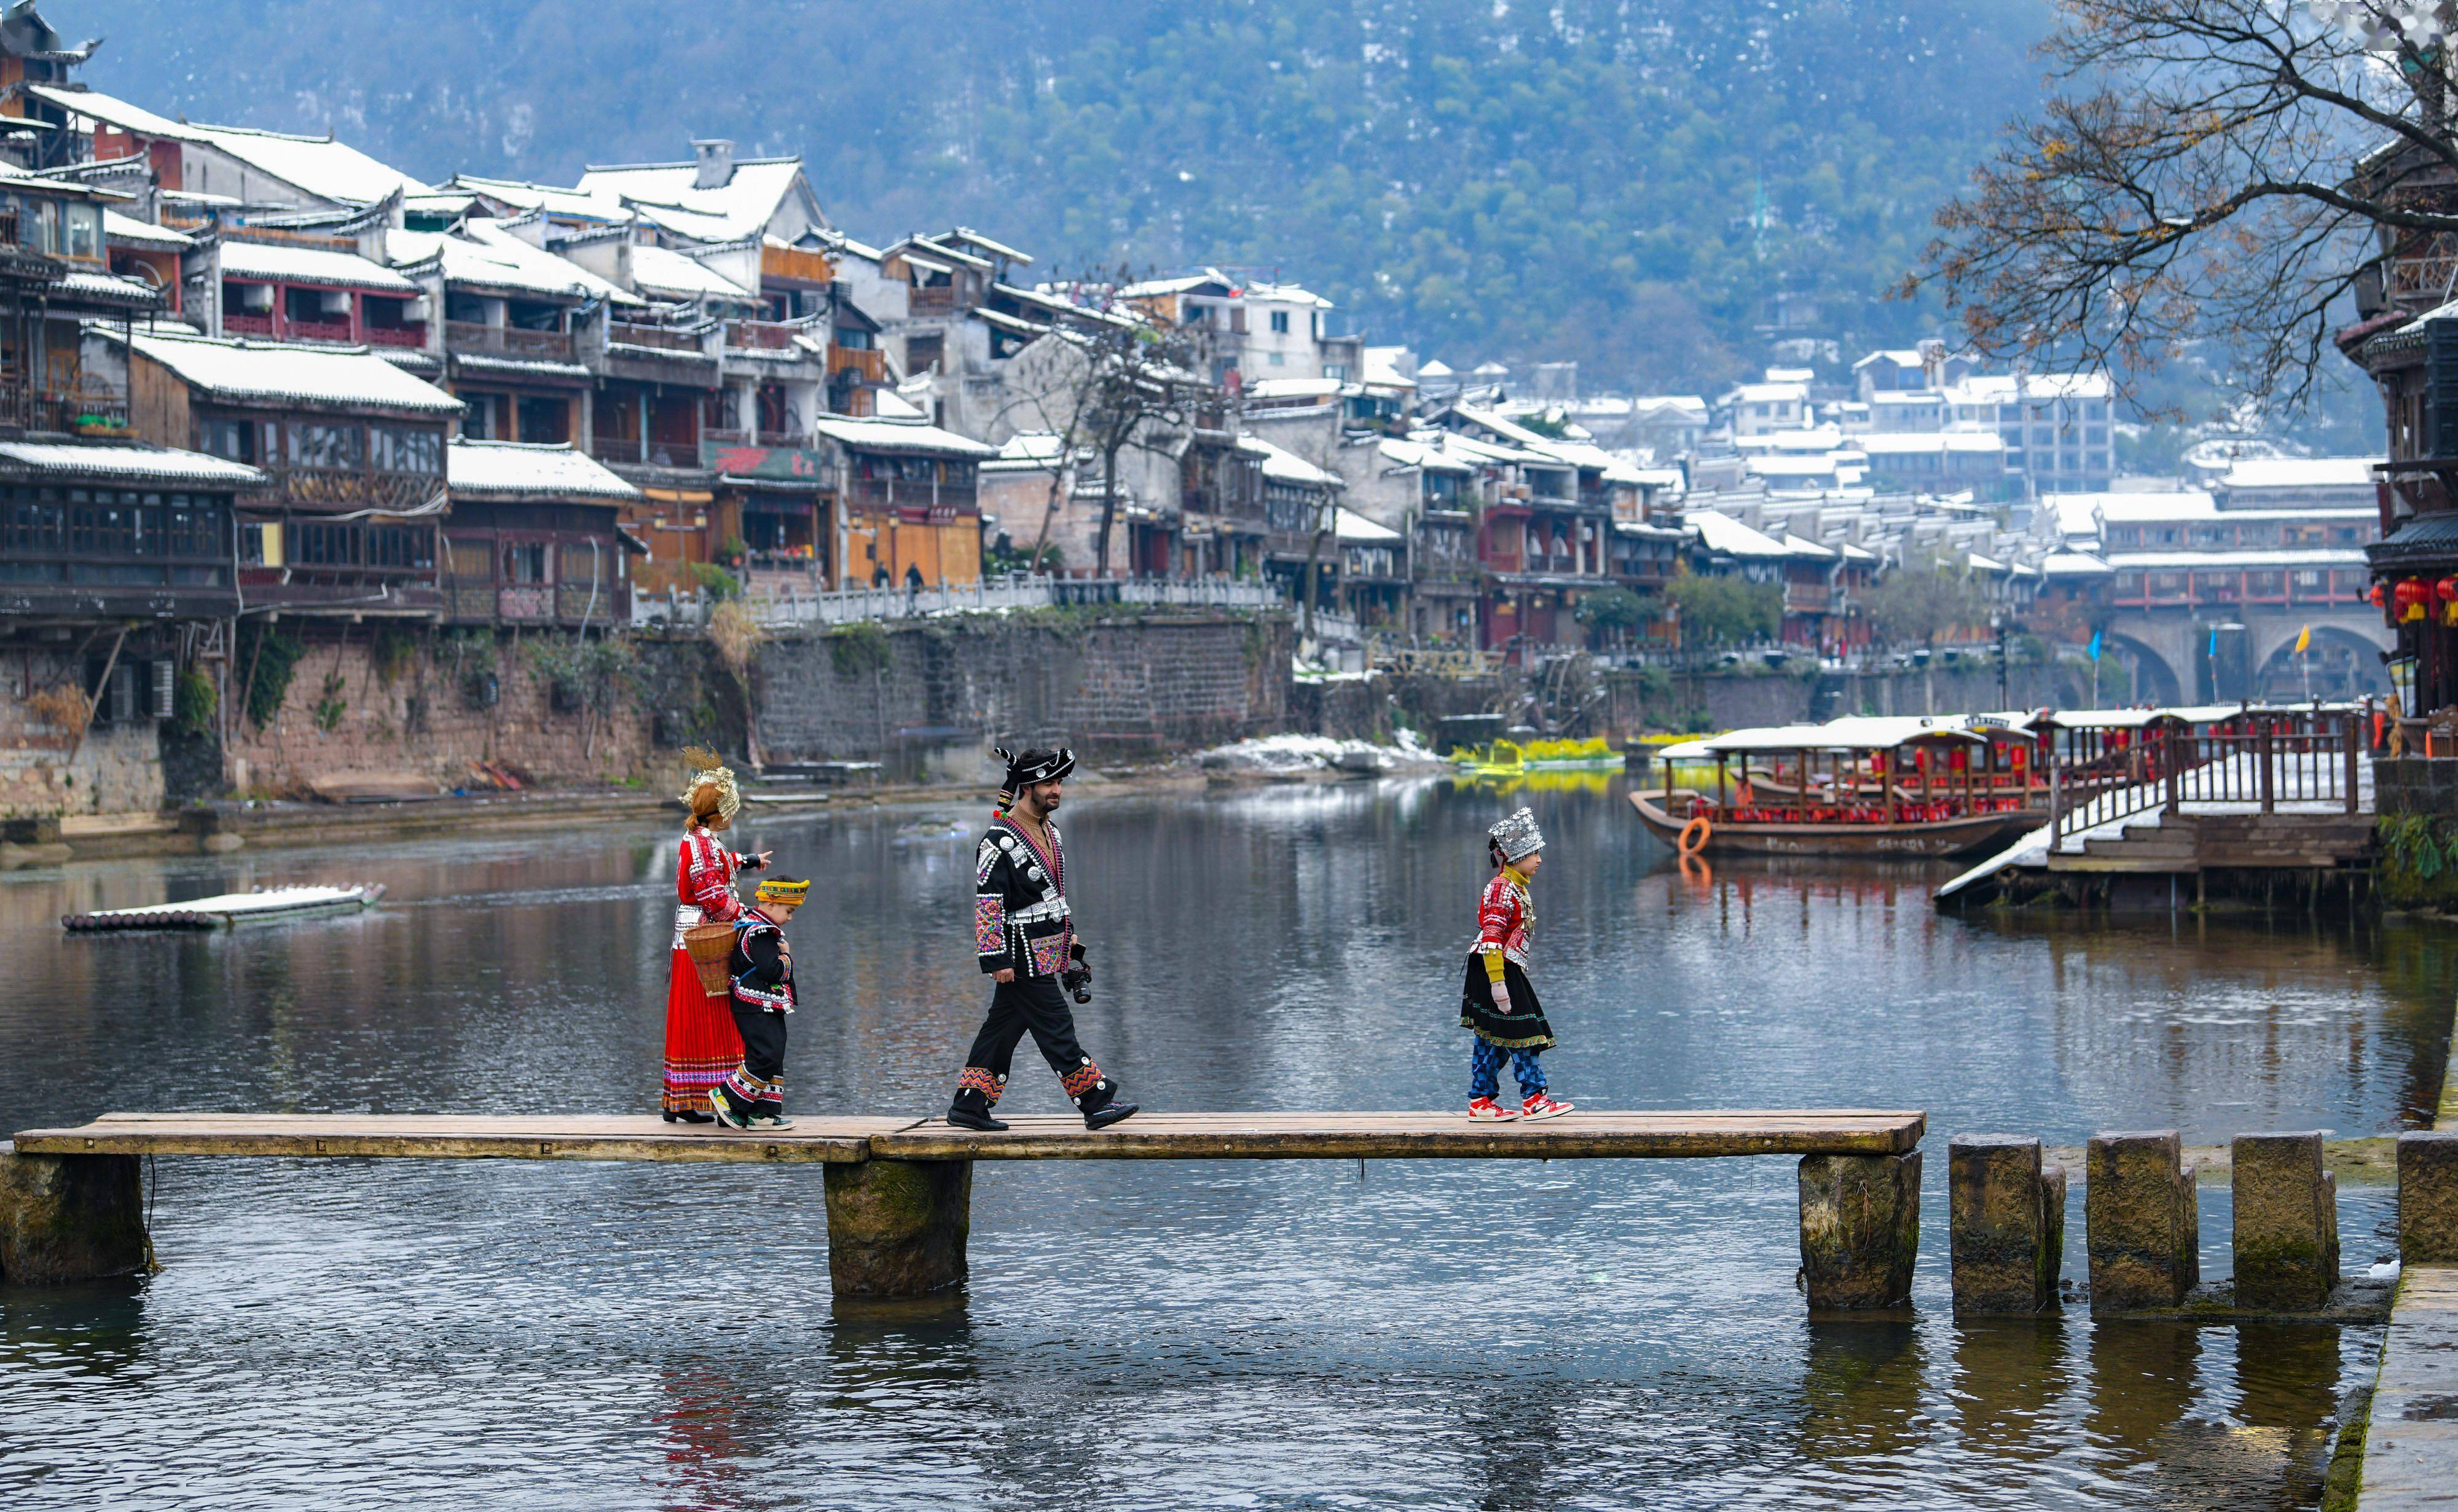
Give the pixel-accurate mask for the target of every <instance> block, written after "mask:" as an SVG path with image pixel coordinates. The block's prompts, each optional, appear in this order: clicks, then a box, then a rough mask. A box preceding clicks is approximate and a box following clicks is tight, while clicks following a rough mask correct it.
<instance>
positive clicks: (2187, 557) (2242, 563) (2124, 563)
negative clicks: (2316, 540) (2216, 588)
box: [2108, 546, 2364, 572]
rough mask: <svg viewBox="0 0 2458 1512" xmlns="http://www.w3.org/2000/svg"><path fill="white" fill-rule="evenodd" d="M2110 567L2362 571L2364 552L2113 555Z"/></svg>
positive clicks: (2337, 549) (2334, 549)
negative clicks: (2307, 568)
mask: <svg viewBox="0 0 2458 1512" xmlns="http://www.w3.org/2000/svg"><path fill="white" fill-rule="evenodd" d="M2108 565H2109V566H2110V567H2111V568H2114V569H2117V570H2135V571H2146V570H2147V571H2154V572H2181V571H2202V572H2219V571H2225V570H2228V569H2230V568H2244V569H2260V568H2283V567H2362V566H2364V551H2363V549H2361V548H2358V547H2352V546H2341V547H2309V548H2304V549H2297V550H2278V551H2111V552H2109V553H2108Z"/></svg>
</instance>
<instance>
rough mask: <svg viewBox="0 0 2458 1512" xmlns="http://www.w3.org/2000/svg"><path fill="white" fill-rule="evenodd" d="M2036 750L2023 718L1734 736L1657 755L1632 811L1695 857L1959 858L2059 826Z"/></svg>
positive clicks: (1783, 729)
mask: <svg viewBox="0 0 2458 1512" xmlns="http://www.w3.org/2000/svg"><path fill="white" fill-rule="evenodd" d="M2036 749H2037V748H2036V745H2035V743H2034V736H2033V735H2032V734H2031V729H2030V726H2029V716H2027V715H1968V716H1953V717H1944V718H1923V717H1913V716H1899V717H1898V716H1888V717H1864V718H1849V719H1837V720H1833V721H1831V722H1829V723H1826V724H1823V725H1784V726H1775V727H1769V728H1764V729H1754V730H1735V731H1731V732H1728V733H1727V734H1724V735H1715V736H1711V737H1709V738H1706V739H1702V740H1690V741H1684V742H1681V743H1680V744H1677V745H1671V746H1667V747H1665V748H1664V749H1663V750H1661V751H1659V752H1657V753H1656V760H1657V761H1659V762H1661V763H1662V764H1663V770H1664V776H1663V781H1662V782H1661V784H1660V785H1658V786H1656V787H1654V788H1650V789H1645V790H1642V791H1639V792H1635V793H1633V794H1632V795H1631V796H1630V798H1631V806H1632V807H1633V808H1634V809H1635V810H1637V812H1638V816H1639V819H1640V821H1641V822H1642V823H1644V824H1646V825H1647V827H1648V828H1649V830H1651V831H1652V832H1654V833H1655V834H1656V835H1658V836H1661V837H1662V838H1664V839H1667V840H1669V841H1672V842H1673V843H1675V844H1676V845H1677V846H1679V847H1681V849H1682V850H1683V851H1684V853H1685V854H1689V853H1736V852H1737V853H1742V854H1756V855H1779V856H1906V857H1929V856H1954V855H1959V854H1961V853H1963V852H1965V851H1968V850H1976V849H1979V848H1981V847H1983V846H1986V845H1988V844H1989V843H1990V842H1992V841H1994V840H1996V839H2000V838H2001V837H2004V836H2006V835H2008V834H2010V833H2011V832H2014V831H2017V830H2021V829H2027V828H2031V827H2032V826H2035V825H2037V824H2039V823H2040V822H2042V821H2043V820H2044V819H2045V818H2046V817H2047V808H2046V805H2047V801H2048V793H2047V791H2046V788H2045V786H2044V779H2043V778H2041V777H2035V776H2034V773H2035V771H2036V764H2035V763H2034V761H2033V760H2032V759H2031V757H2032V756H2034V755H2035V754H2036ZM1710 762H1712V763H1713V769H1712V770H1713V783H1712V787H1710V786H1709V785H1707V784H1706V783H1705V782H1704V781H1693V782H1688V783H1685V782H1683V781H1682V780H1681V777H1682V773H1683V771H1684V769H1685V765H1686V766H1687V767H1688V768H1689V770H1691V771H1692V772H1693V774H1694V775H1698V776H1701V777H1703V775H1704V773H1705V770H1706V764H1707V763H1710ZM1786 762H1788V763H1789V770H1788V771H1787V770H1786V769H1785V765H1784V763H1786ZM1754 763H1756V764H1754Z"/></svg>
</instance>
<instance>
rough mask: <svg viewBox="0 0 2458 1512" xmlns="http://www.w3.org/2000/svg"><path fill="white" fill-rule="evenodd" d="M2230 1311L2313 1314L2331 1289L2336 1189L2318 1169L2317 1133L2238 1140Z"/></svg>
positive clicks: (2233, 1153)
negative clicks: (2233, 1295) (2233, 1299)
mask: <svg viewBox="0 0 2458 1512" xmlns="http://www.w3.org/2000/svg"><path fill="white" fill-rule="evenodd" d="M2229 1163H2230V1165H2231V1166H2232V1168H2233V1176H2232V1180H2233V1182H2234V1185H2235V1193H2236V1232H2235V1234H2234V1237H2233V1243H2234V1245H2235V1250H2236V1305H2237V1306H2238V1307H2240V1308H2259V1309H2260V1310H2262V1311H2264V1312H2273V1313H2318V1312H2320V1311H2321V1310H2322V1308H2323V1304H2324V1303H2326V1302H2328V1301H2329V1299H2330V1289H2331V1288H2332V1287H2334V1286H2336V1285H2338V1284H2339V1183H2338V1178H2337V1177H2335V1176H2333V1175H2331V1174H2330V1172H2328V1171H2326V1170H2323V1169H2322V1136H2321V1134H2319V1133H2318V1132H2317V1133H2297V1134H2239V1135H2238V1136H2237V1137H2236V1140H2235V1143H2234V1145H2233V1147H2232V1148H2231V1150H2230V1155H2229Z"/></svg>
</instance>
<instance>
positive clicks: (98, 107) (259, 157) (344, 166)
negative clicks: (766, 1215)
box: [23, 84, 427, 205]
mask: <svg viewBox="0 0 2458 1512" xmlns="http://www.w3.org/2000/svg"><path fill="white" fill-rule="evenodd" d="M23 88H24V90H25V92H26V93H28V94H30V95H32V96H33V97H35V98H36V99H40V100H44V101H47V102H49V103H51V104H52V105H56V106H58V107H59V108H60V109H62V110H64V111H67V112H69V113H70V114H74V115H81V116H84V117H85V118H86V119H88V120H93V121H101V122H104V123H106V124H108V125H112V126H116V127H118V128H120V129H121V130H123V131H126V132H129V133H131V134H133V135H139V136H151V137H158V138H161V139H163V140H166V141H178V142H194V143H197V144H198V145H199V146H206V147H213V148H217V149H219V150H220V151H221V152H223V153H225V154H227V155H230V156H232V157H236V158H238V159H239V160H240V162H242V163H245V164H247V165H248V166H249V167H250V168H253V169H255V170H257V171H258V172H260V173H262V174H264V175H266V176H270V177H273V178H278V179H280V180H281V181H282V182H283V183H286V184H289V185H292V186H293V187H295V188H298V189H300V190H303V191H304V192H306V193H307V194H309V195H312V196H314V197H317V198H320V199H327V200H331V201H333V202H334V203H336V204H355V205H371V204H374V203H375V202H376V201H378V200H380V199H383V198H385V197H387V196H389V195H391V194H393V193H395V192H396V191H398V192H401V193H405V194H419V193H423V192H424V191H425V190H426V188H427V186H426V185H425V184H422V183H420V182H419V181H418V180H416V179H414V178H412V177H410V176H408V175H406V174H405V173H403V172H402V171H401V170H399V169H397V168H393V167H389V166H387V165H385V164H384V163H380V162H378V161H376V160H375V159H374V158H372V157H369V156H368V155H366V154H365V153H363V152H361V151H359V150H358V149H357V148H355V147H351V146H349V145H347V144H345V143H343V142H338V141H335V140H333V139H332V138H331V137H329V136H293V135H286V134H284V133H281V132H264V131H257V130H254V129H253V128H250V127H244V126H199V125H197V124H195V123H193V122H188V121H175V120H172V119H171V118H169V117H168V116H164V115H157V114H155V113H154V112H152V111H149V110H147V109H145V108H144V107H143V106H141V105H132V104H130V103H129V102H127V101H126V100H122V99H117V98H115V97H114V96H112V95H109V94H100V93H94V91H92V90H72V89H61V88H59V87H57V86H55V85H50V84H28V85H25V86H23Z"/></svg>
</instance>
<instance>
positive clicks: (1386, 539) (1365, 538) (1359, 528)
mask: <svg viewBox="0 0 2458 1512" xmlns="http://www.w3.org/2000/svg"><path fill="white" fill-rule="evenodd" d="M1333 517H1334V520H1335V524H1334V525H1333V529H1334V530H1335V531H1337V532H1338V534H1339V536H1340V539H1341V540H1342V542H1343V543H1344V544H1346V545H1349V546H1393V545H1396V544H1398V543H1399V542H1400V541H1401V540H1403V539H1405V537H1403V536H1402V535H1401V534H1400V532H1399V531H1397V530H1394V529H1392V528H1390V527H1389V526H1387V525H1377V524H1375V523H1374V522H1373V521H1371V520H1369V519H1367V518H1365V516H1364V515H1362V514H1360V513H1358V512H1357V511H1356V510H1354V509H1351V508H1349V507H1346V506H1345V505H1341V506H1336V507H1334V509H1333Z"/></svg>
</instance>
